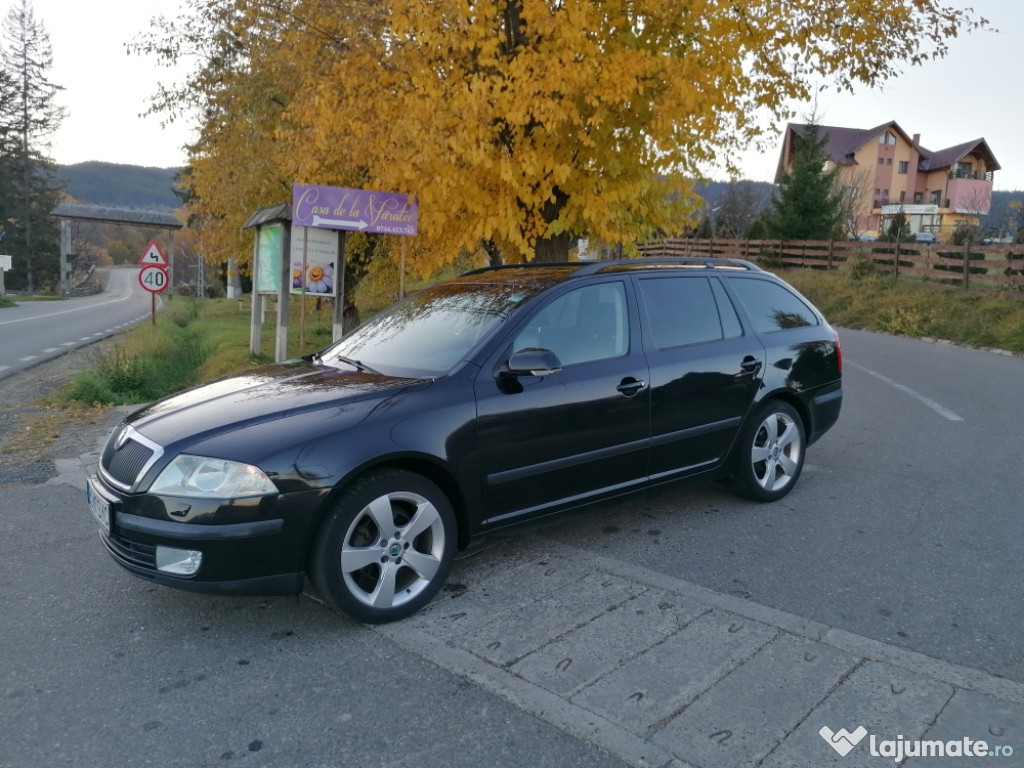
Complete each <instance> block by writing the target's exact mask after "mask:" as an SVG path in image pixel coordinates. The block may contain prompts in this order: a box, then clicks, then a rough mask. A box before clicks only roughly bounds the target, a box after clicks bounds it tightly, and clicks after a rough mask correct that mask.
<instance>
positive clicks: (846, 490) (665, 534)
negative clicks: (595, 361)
mask: <svg viewBox="0 0 1024 768" xmlns="http://www.w3.org/2000/svg"><path fill="white" fill-rule="evenodd" d="M842 341H843V350H844V359H845V371H844V374H845V380H846V384H845V389H846V399H845V402H844V411H843V414H842V416H841V418H840V421H839V423H838V425H837V426H836V427H835V429H833V430H832V431H831V432H830V433H829V434H827V435H826V436H825V437H824V438H823V439H822V440H821V441H820V442H819V443H818V444H816V445H814V446H811V447H810V449H809V453H808V459H807V466H806V468H805V472H804V475H803V477H802V478H801V480H800V483H799V484H798V486H797V488H796V489H795V490H794V492H793V493H791V494H790V495H789V496H787V497H786V498H785V499H783V500H782V501H781V502H779V503H776V504H773V505H759V504H753V503H750V502H745V501H741V500H738V499H736V498H735V497H733V496H732V495H730V494H729V493H728V492H727V491H726V490H725V489H724V488H723V487H721V486H719V485H713V486H710V487H697V488H689V489H684V490H678V489H677V490H673V491H672V492H665V493H660V494H657V495H654V496H650V497H646V498H640V499H637V498H633V499H631V500H628V501H623V502H620V503H618V504H616V505H614V506H611V507H608V508H604V509H601V510H599V511H596V512H592V513H590V514H587V515H577V516H574V517H572V518H569V519H563V520H561V521H560V522H556V523H553V524H550V525H548V526H545V527H543V528H540V529H538V530H534V531H533V532H532V534H531V536H530V540H531V541H538V540H539V541H541V542H543V541H544V540H545V538H546V539H547V540H549V541H551V542H552V545H553V546H555V545H557V546H559V547H562V549H563V551H566V552H571V551H574V550H576V551H579V550H582V551H583V552H585V553H587V554H589V555H600V557H601V558H603V559H604V562H611V563H621V564H623V567H624V568H626V567H641V568H643V569H647V570H649V571H653V572H657V573H660V574H665V575H666V576H671V577H673V578H675V579H681V580H683V581H685V582H689V583H692V584H695V585H698V587H706V588H709V589H711V590H714V591H715V592H717V593H723V594H725V595H735V596H739V597H743V598H747V599H749V600H751V601H754V602H756V603H760V604H762V605H765V606H769V607H772V608H777V609H781V610H782V611H786V612H787V613H789V614H794V615H795V616H799V617H804V618H807V619H811V620H814V621H817V622H821V623H822V624H825V625H829V626H832V627H836V628H839V629H843V630H847V631H849V632H853V633H856V634H858V635H863V636H866V637H868V638H874V639H877V640H880V641H883V642H885V643H889V644H891V645H895V646H900V647H902V648H905V649H909V650H911V651H918V652H920V653H923V654H927V655H928V656H931V657H934V658H936V659H940V660H942V661H947V662H952V663H954V664H958V665H963V666H966V667H969V668H973V669H977V670H980V671H982V672H985V673H988V674H992V675H998V676H1002V677H1006V678H1010V679H1012V680H1016V681H1019V682H1024V646H1022V640H1021V629H1022V614H1021V610H1020V607H1019V606H1020V594H1021V590H1022V585H1024V577H1022V575H1021V563H1022V562H1024V518H1022V515H1021V508H1022V505H1021V503H1020V500H1019V487H1020V484H1021V480H1022V479H1024V470H1022V464H1021V461H1022V459H1021V457H1022V456H1024V435H1022V434H1021V432H1020V429H1019V427H1020V425H1021V424H1022V423H1024V404H1022V403H1021V398H1020V397H1019V388H1020V382H1021V380H1022V374H1024V360H1021V359H1020V358H1011V357H1006V356H1001V355H997V354H993V353H989V352H982V351H975V350H970V349H963V348H958V347H953V346H948V345H939V344H933V343H927V342H920V341H913V340H909V339H903V338H895V337H888V336H882V335H876V334H867V333H859V332H854V331H843V332H842ZM2 390H3V384H2V383H0V394H2ZM108 426H109V425H96V426H95V427H91V428H90V430H89V435H88V438H89V440H91V441H92V444H95V443H96V441H97V440H98V439H99V438H100V437H101V436H102V435H103V434H104V432H105V430H106V429H107V427H108ZM65 458H67V459H69V460H72V461H71V462H70V463H71V464H74V465H78V461H77V459H78V457H77V456H67V457H65ZM518 540H519V539H518V538H517V537H514V536H512V535H510V536H509V537H507V538H495V539H492V540H490V541H489V542H488V543H487V547H488V548H486V549H483V550H482V551H480V552H479V553H476V554H474V555H472V557H473V559H474V561H475V563H476V565H475V567H477V568H484V569H487V568H494V569H495V570H496V571H500V569H501V568H505V567H508V566H509V564H510V560H511V559H514V558H515V557H516V550H517V546H516V544H514V542H517V541H518ZM541 546H542V544H541ZM509 588H510V589H511V588H512V587H511V586H510V587H509ZM484 605H485V610H491V611H493V612H494V615H495V616H500V615H502V614H503V613H505V612H506V611H507V609H506V606H504V605H503V604H502V603H501V601H497V600H496V601H495V602H494V604H493V605H491V604H490V603H484ZM410 625H411V622H410ZM449 631H456V630H449ZM402 635H403V628H402V626H401V625H396V626H395V627H394V629H393V630H388V631H387V632H380V631H377V630H373V629H370V628H367V627H363V626H359V625H357V624H354V623H352V622H350V621H348V620H346V619H344V618H342V617H340V616H337V615H335V614H333V613H331V612H330V611H328V610H327V609H326V608H324V607H323V606H322V605H320V604H319V603H316V602H314V601H312V600H310V599H308V598H305V597H304V598H301V599H298V600H294V599H259V598H225V597H209V596H203V595H193V594H188V593H182V592H177V591H174V590H169V589H164V588H159V587H154V586H152V585H150V584H148V583H146V582H144V581H141V580H139V579H136V578H133V577H131V576H130V575H128V574H126V573H124V572H123V571H121V570H120V569H119V568H118V567H117V566H116V565H114V564H113V563H112V562H111V561H110V559H109V557H108V556H107V555H106V554H105V553H104V552H103V551H102V547H101V545H100V543H99V542H98V541H97V539H96V531H95V526H94V523H93V522H92V520H91V518H90V517H89V514H88V512H87V510H86V508H85V505H84V493H83V492H82V490H81V489H80V488H78V487H77V486H75V485H74V483H72V484H66V483H64V482H60V481H59V479H58V482H50V483H47V484H43V485H31V484H16V485H7V486H0V659H2V660H3V663H2V667H3V674H2V676H0V768H34V767H35V766H46V767H47V768H49V767H50V766H65V765H67V766H89V768H94V767H99V766H103V767H105V766H125V767H126V768H127V766H132V768H134V767H135V766H147V765H152V766H161V768H163V767H164V766H188V767H189V768H192V767H194V766H213V765H222V766H230V765H273V766H288V767H289V768H292V767H293V766H294V767H298V766H407V765H408V766H411V765H416V766H417V767H418V768H447V767H448V766H467V767H468V766H473V767H474V768H476V767H477V766H509V767H510V768H511V767H512V766H515V768H521V766H527V765H529V766H559V768H560V767H561V766H602V768H604V767H605V766H607V767H608V768H615V767H616V766H619V765H622V763H621V761H620V760H619V759H618V758H615V757H613V756H611V755H609V754H608V753H606V752H603V751H602V750H601V749H600V748H598V747H595V746H594V745H593V744H591V743H589V742H588V741H585V740H581V739H578V738H576V737H575V736H573V735H571V734H570V733H566V732H565V730H564V729H562V728H560V727H557V723H558V717H557V716H556V714H557V713H552V714H551V716H546V715H545V714H544V713H543V712H542V713H541V714H540V715H537V714H536V713H535V714H528V713H527V712H525V711H524V710H523V708H522V707H521V706H517V705H516V701H517V699H516V696H517V694H515V693H514V692H513V693H512V694H510V695H504V696H503V695H495V693H494V692H493V691H491V690H488V689H487V687H486V686H485V685H483V684H482V681H481V680H479V679H477V678H476V677H474V675H473V674H472V673H471V672H468V671H467V672H465V673H460V672H459V671H458V670H457V669H453V668H451V667H449V668H443V667H441V666H436V665H435V664H433V663H431V662H430V661H429V660H428V659H427V658H425V657H422V656H419V655H417V654H416V653H412V652H410V651H409V650H408V646H407V645H403V644H401V643H399V642H396V639H400V638H401V637H402ZM617 641H619V642H622V641H623V640H622V638H617ZM667 672H668V671H666V673H667ZM518 684H519V683H516V685H518ZM514 690H515V689H513V691H514ZM895 690H896V689H894V692H895ZM862 706H863V704H862ZM893 724H894V723H893ZM833 725H835V726H836V727H838V725H840V723H834V724H833ZM846 725H850V726H851V727H852V722H851V723H846ZM581 727H582V728H583V729H585V728H586V723H583V725H582V726H581ZM757 727H758V726H757V723H755V722H750V723H748V724H747V728H748V729H749V730H751V731H753V732H756V729H757ZM815 727H817V726H816V725H815ZM1017 727H1020V724H1017ZM814 738H815V739H817V736H814ZM1008 743H1015V742H1012V741H1011V742H1008ZM1015 745H1016V746H1017V747H1018V748H1020V749H1021V751H1024V744H1021V743H1019V742H1017V743H1015ZM808 754H811V753H808ZM814 754H817V753H814ZM878 762H880V763H881V762H885V761H878ZM846 764H853V763H850V759H847V763H846ZM1007 764H1009V763H1007Z"/></svg>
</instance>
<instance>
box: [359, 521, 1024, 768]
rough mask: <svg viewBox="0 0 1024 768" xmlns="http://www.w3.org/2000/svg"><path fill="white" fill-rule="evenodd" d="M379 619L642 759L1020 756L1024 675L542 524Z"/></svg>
mask: <svg viewBox="0 0 1024 768" xmlns="http://www.w3.org/2000/svg"><path fill="white" fill-rule="evenodd" d="M378 631H379V632H380V633H381V634H383V635H385V636H387V637H388V638H390V639H392V640H394V641H395V642H397V643H398V644H400V645H402V646H403V647H405V648H407V649H408V650H410V651H412V652H415V653H416V654H419V655H420V656H422V657H424V658H426V659H428V660H430V661H432V662H434V663H435V664H437V665H439V666H440V667H442V668H444V669H447V670H449V671H451V672H453V673H455V674H458V675H462V676H464V677H466V678H468V679H469V680H471V681H472V682H473V683H475V684H476V685H479V686H481V687H483V688H485V689H486V690H489V691H491V692H493V693H495V694H497V695H499V696H502V697H504V698H505V699H507V700H508V701H510V702H512V703H513V704H515V705H516V706H517V707H519V708H521V709H523V710H525V711H527V712H529V713H532V714H533V715H535V716H537V717H539V718H541V719H543V720H545V721H547V722H549V723H551V724H553V725H555V726H557V727H560V728H562V729H564V730H566V731H568V732H569V733H571V734H573V735H575V736H577V737H579V738H582V739H585V740H587V741H589V742H591V743H593V744H596V745H598V746H600V747H603V748H604V749H606V750H608V751H609V752H610V753H612V754H613V755H615V756H617V757H619V758H621V759H623V760H624V761H626V762H627V763H630V764H632V765H636V766H669V767H671V768H687V767H692V768H737V767H739V766H764V767H765V768H782V767H783V766H814V768H821V767H823V766H832V765H835V766H843V768H854V767H855V766H881V765H885V764H889V765H893V764H895V763H896V757H897V756H899V757H902V756H903V754H904V752H905V751H906V752H917V751H920V749H921V747H920V746H919V745H916V744H914V742H917V741H918V740H922V741H928V742H942V750H943V752H945V751H946V750H947V749H948V750H949V752H950V753H952V754H953V755H954V756H953V757H948V756H946V757H941V758H940V757H921V758H917V757H910V758H906V760H904V761H903V763H902V764H903V765H907V766H915V767H916V766H931V765H935V766H940V765H947V766H949V765H956V764H960V763H961V762H962V761H963V760H965V759H968V758H965V757H956V756H955V755H956V754H957V753H959V752H961V751H963V747H962V745H963V742H964V739H965V738H969V739H970V740H971V743H970V744H969V745H968V747H969V749H971V750H973V749H974V747H975V745H974V743H973V742H976V741H978V740H984V741H986V742H987V744H988V751H990V752H992V751H995V750H996V747H997V746H998V747H1000V748H1002V747H1006V746H1009V747H1011V748H1012V749H1013V750H1015V751H1016V753H1017V754H1016V755H1012V756H1006V755H1005V754H1002V755H1000V757H998V758H995V759H994V760H993V761H992V763H991V764H992V765H1004V766H1017V765H1022V764H1024V685H1021V684H1019V683H1014V682H1011V681H1008V680H1005V679H1001V678H996V677H992V676H990V675H986V674H983V673H980V672H977V671H975V670H971V669H966V668H963V667H957V666H954V665H952V664H947V663H945V662H942V661H938V660H936V659H932V658H929V657H927V656H923V655H921V654H918V653H913V652H910V651H906V650H903V649H901V648H897V647H894V646H891V645H886V644H884V643H880V642H877V641H874V640H870V639H868V638H864V637H860V636H857V635H853V634H851V633H848V632H843V631H840V630H837V629H834V628H831V627H828V626H825V625H823V624H818V623H816V622H811V621H806V620H804V619H801V618H799V617H796V616H793V615H790V614H787V613H784V612H782V611H777V610H774V609H772V608H767V607H765V606H762V605H758V604H756V603H753V602H750V601H748V600H743V599H740V598H736V597H732V596H728V595H723V594H719V593H716V592H712V591H710V590H707V589H704V588H702V587H699V586H696V585H694V584H690V583H687V582H684V581H680V580H677V579H674V578H671V577H667V576H665V575H663V574H659V573H655V572H653V571H650V570H647V569H644V568H638V567H633V566H631V565H629V564H627V563H623V562H620V561H616V560H612V559H609V558H605V557H602V556H600V555H597V554H594V553H592V552H588V551H584V550H579V549H575V548H570V547H566V546H563V545H558V544H551V543H550V542H549V541H547V540H543V541H542V540H541V539H540V538H539V537H538V536H536V535H533V536H526V537H522V538H518V539H516V538H510V539H501V540H498V541H497V542H496V543H494V544H492V545H491V546H490V547H488V548H486V549H483V550H480V551H477V552H474V553H471V554H470V555H469V556H466V557H463V558H462V559H460V560H459V562H458V563H457V564H456V566H455V569H454V570H453V573H452V575H451V577H450V578H449V584H448V588H447V590H446V593H444V594H443V595H442V596H441V597H440V598H438V599H437V600H436V601H435V603H433V604H432V605H431V606H428V608H427V609H426V610H425V611H424V612H422V613H420V614H418V615H416V616H414V617H412V618H411V619H408V620H406V621H404V622H400V623H397V624H390V625H386V626H383V627H381V628H379V629H378ZM825 727H827V728H828V729H830V732H834V733H833V740H834V741H835V743H836V745H837V748H838V749H842V750H843V751H847V749H848V748H849V747H850V745H851V744H853V743H854V742H856V746H853V747H852V748H849V749H848V754H846V755H845V756H844V755H841V754H840V752H839V751H837V748H833V747H832V746H831V744H830V743H829V742H827V741H826V740H825V737H826V736H827V735H828V733H826V734H825V735H822V734H821V733H820V732H821V731H822V730H823V728H825ZM859 727H863V728H864V729H866V734H865V733H863V732H860V731H858V728H859ZM841 729H846V730H847V732H848V733H849V734H853V736H851V738H850V739H849V740H848V741H847V740H845V739H844V734H842V733H840V730H841ZM858 734H860V738H859V739H858V738H857V736H858ZM950 741H956V742H958V744H955V745H948V744H947V742H950ZM908 742H909V743H911V744H910V745H909V746H907V743H908ZM925 750H926V751H925V754H936V753H937V752H938V745H937V744H931V743H930V744H929V745H925ZM872 751H875V752H876V753H877V754H876V755H873V754H872ZM1001 751H1002V750H1001Z"/></svg>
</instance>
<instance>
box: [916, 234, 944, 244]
mask: <svg viewBox="0 0 1024 768" xmlns="http://www.w3.org/2000/svg"><path fill="white" fill-rule="evenodd" d="M914 242H917V243H937V242H939V238H937V237H936V236H935V234H934V233H933V232H918V233H917V234H916V235H914Z"/></svg>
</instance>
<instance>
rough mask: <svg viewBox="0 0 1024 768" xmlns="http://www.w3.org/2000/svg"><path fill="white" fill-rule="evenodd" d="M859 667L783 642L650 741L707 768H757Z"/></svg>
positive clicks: (816, 647) (834, 654)
mask: <svg viewBox="0 0 1024 768" xmlns="http://www.w3.org/2000/svg"><path fill="white" fill-rule="evenodd" d="M859 661H860V660H859V659H858V658H857V657H856V656H853V655H851V654H848V653H844V652H843V651H840V650H838V649H836V648H832V647H830V646H827V645H823V644H822V643H817V642H813V641H810V640H806V639H804V638H800V637H794V636H792V635H787V634H784V635H781V636H780V637H778V638H776V639H775V640H773V641H772V642H771V643H769V644H768V645H766V646H764V647H763V648H761V650H759V651H758V652H757V653H756V654H755V655H754V656H753V657H752V658H751V659H750V660H749V661H747V662H746V663H744V664H742V665H740V666H739V667H737V668H736V669H735V670H733V671H732V672H731V673H730V674H729V675H727V676H726V677H725V678H723V679H722V680H721V682H719V683H718V684H716V685H715V686H714V687H713V688H712V689H711V690H709V691H708V692H706V693H705V694H704V695H702V696H701V697H700V698H698V699H697V700H696V701H695V702H694V703H693V704H691V705H690V706H688V707H687V708H686V709H684V710H683V712H682V713H681V714H679V715H678V716H677V717H674V718H672V719H671V720H670V721H669V722H668V723H667V724H666V725H665V727H664V729H662V730H661V731H659V732H658V733H656V734H655V735H654V737H653V739H652V740H653V741H654V742H655V743H656V744H660V745H662V746H664V747H666V748H667V749H669V750H670V751H672V752H674V753H675V754H677V755H680V756H681V757H683V758H684V759H686V760H687V761H689V762H691V763H694V764H695V765H698V766H702V768H719V766H733V765H735V766H741V765H756V764H757V762H758V761H760V760H762V759H764V758H765V757H766V756H767V755H768V754H769V753H771V752H772V750H774V749H775V748H776V747H777V746H778V744H779V743H781V742H782V740H783V739H785V737H786V736H787V735H788V734H789V733H790V731H792V730H793V729H794V728H795V727H796V726H797V725H798V724H799V723H800V722H802V721H803V720H804V719H805V718H806V717H807V715H808V713H810V712H811V711H812V710H813V709H814V708H815V707H816V706H817V705H818V704H819V702H821V701H822V700H823V699H824V698H825V697H826V696H827V695H828V693H829V692H830V691H831V690H832V689H833V688H834V687H835V686H837V685H839V683H840V682H841V681H842V680H843V678H844V677H845V676H846V675H848V674H849V673H850V672H851V671H852V670H853V669H854V668H855V667H856V666H857V664H858V662H859Z"/></svg>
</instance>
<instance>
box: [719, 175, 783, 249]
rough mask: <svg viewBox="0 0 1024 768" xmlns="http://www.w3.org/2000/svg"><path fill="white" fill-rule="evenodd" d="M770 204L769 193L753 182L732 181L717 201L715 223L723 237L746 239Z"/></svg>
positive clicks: (762, 186)
mask: <svg viewBox="0 0 1024 768" xmlns="http://www.w3.org/2000/svg"><path fill="white" fill-rule="evenodd" d="M770 204H771V200H770V193H769V192H768V191H767V190H766V188H765V186H764V185H763V184H759V183H758V182H755V181H734V182H732V183H731V184H729V186H728V188H727V189H726V190H725V194H723V195H722V197H721V198H720V199H719V201H718V207H717V209H716V210H715V222H716V224H717V227H718V232H719V234H721V235H722V236H723V237H732V238H740V237H746V236H747V232H749V231H750V228H751V227H752V226H753V224H754V222H755V221H757V219H758V218H759V217H760V216H762V215H763V214H764V212H765V209H767V208H768V207H769V206H770Z"/></svg>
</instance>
